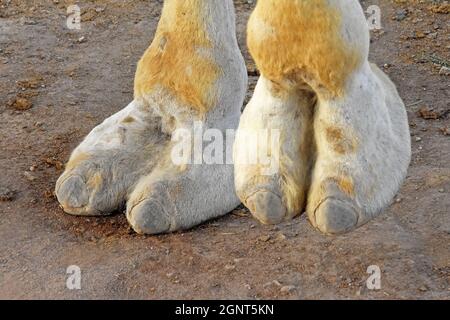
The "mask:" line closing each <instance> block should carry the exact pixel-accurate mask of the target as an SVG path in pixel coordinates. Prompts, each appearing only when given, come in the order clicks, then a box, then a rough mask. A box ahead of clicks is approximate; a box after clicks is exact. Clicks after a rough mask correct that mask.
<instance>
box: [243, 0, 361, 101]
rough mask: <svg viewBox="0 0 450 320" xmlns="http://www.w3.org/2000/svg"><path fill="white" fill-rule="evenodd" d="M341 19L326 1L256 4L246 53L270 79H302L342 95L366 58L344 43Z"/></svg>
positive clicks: (284, 0) (265, 1) (280, 0)
mask: <svg viewBox="0 0 450 320" xmlns="http://www.w3.org/2000/svg"><path fill="white" fill-rule="evenodd" d="M341 19H342V18H341V14H340V13H339V11H338V10H337V9H335V8H332V7H330V6H329V5H328V4H327V2H326V0H314V1H313V0H260V1H259V2H258V5H257V7H256V9H255V11H254V12H253V14H252V16H251V18H250V22H249V27H248V47H249V49H250V53H251V54H252V56H253V58H254V59H255V62H256V64H257V66H258V68H259V69H260V71H261V73H262V74H263V75H264V76H265V77H266V78H268V79H270V80H273V81H277V82H278V81H283V80H285V79H295V81H296V82H301V81H302V80H303V81H306V82H308V83H309V84H310V85H311V86H315V87H316V89H317V88H325V89H326V92H327V93H329V94H331V95H332V96H342V95H343V94H344V92H345V85H346V81H347V77H348V75H350V74H351V73H352V71H353V70H355V69H356V68H357V67H358V66H359V65H360V64H361V63H362V62H363V60H364V59H363V57H362V56H361V54H359V53H358V51H357V50H356V48H351V47H349V46H348V45H347V44H346V43H344V41H343V39H342V36H341V27H342V21H341ZM275 30H276V31H275Z"/></svg>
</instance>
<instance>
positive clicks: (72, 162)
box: [66, 152, 89, 170]
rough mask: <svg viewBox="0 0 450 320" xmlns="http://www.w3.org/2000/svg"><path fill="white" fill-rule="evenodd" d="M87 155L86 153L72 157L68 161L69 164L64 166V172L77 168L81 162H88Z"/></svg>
mask: <svg viewBox="0 0 450 320" xmlns="http://www.w3.org/2000/svg"><path fill="white" fill-rule="evenodd" d="M88 159H89V155H88V154H87V153H83V152H81V153H78V154H76V155H74V156H72V157H71V158H70V160H69V162H68V163H67V165H66V170H72V169H74V168H75V167H77V166H78V165H79V164H80V163H81V162H83V161H85V160H88Z"/></svg>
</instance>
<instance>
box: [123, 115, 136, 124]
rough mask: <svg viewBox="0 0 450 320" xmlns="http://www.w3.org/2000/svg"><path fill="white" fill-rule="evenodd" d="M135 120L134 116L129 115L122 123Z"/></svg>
mask: <svg viewBox="0 0 450 320" xmlns="http://www.w3.org/2000/svg"><path fill="white" fill-rule="evenodd" d="M134 121H136V119H135V118H133V117H131V116H128V117H126V118H125V119H123V120H122V123H132V122H134Z"/></svg>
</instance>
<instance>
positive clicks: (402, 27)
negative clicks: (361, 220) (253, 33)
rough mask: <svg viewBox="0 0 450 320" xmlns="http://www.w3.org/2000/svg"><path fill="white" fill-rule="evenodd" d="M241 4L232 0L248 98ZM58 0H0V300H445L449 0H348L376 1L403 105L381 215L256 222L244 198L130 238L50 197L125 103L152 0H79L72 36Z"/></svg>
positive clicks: (154, 16)
mask: <svg viewBox="0 0 450 320" xmlns="http://www.w3.org/2000/svg"><path fill="white" fill-rule="evenodd" d="M254 3H255V1H250V0H248V1H247V0H235V4H236V7H237V12H238V33H239V42H240V45H241V48H242V50H243V52H244V54H245V56H246V60H247V61H248V65H249V69H250V71H249V74H250V75H251V77H250V81H251V85H250V89H249V96H251V90H252V89H253V87H254V84H255V81H256V79H257V78H256V77H255V75H256V73H255V69H254V65H253V64H252V62H251V58H250V57H249V55H248V53H247V50H246V48H245V25H246V21H247V18H248V16H249V14H250V12H251V10H252V8H253V7H254ZM69 4H70V2H69V1H63V0H59V1H58V0H53V1H50V0H47V1H41V0H35V1H31V0H23V1H19V0H0V151H1V152H0V298H1V299H5V298H14V299H17V298H20V299H29V298H51V299H62V298H74V299H79V298H107V299H112V298H119V299H134V298H136V299H155V298H159V299H166V298H177V299H199V298H207V299H209V298H220V299H222V298H236V299H247V298H250V299H272V298H275V299H278V298H283V299H299V298H300V299H353V298H355V299H407V298H418V299H433V298H436V299H449V298H450V214H449V208H450V197H449V192H450V161H449V160H450V136H449V134H450V133H449V126H450V121H449V117H450V115H449V113H450V103H449V101H450V100H449V92H450V82H449V76H448V74H447V75H445V73H446V72H448V69H445V68H443V67H445V66H447V67H450V65H449V58H450V57H449V50H450V41H449V40H450V32H449V27H450V24H449V21H450V19H449V13H448V2H444V1H392V0H366V1H362V4H363V6H364V7H365V8H367V7H368V6H369V5H379V6H380V7H381V13H382V18H383V19H382V23H383V25H382V26H383V29H382V30H381V31H376V32H372V39H373V41H372V50H371V60H372V61H373V62H375V63H377V64H378V65H379V66H380V67H382V68H383V69H384V70H385V72H386V73H388V74H389V75H390V76H391V78H392V79H393V81H394V82H395V83H396V84H397V85H398V89H399V92H400V94H401V96H402V97H403V98H404V101H405V104H406V105H407V109H408V115H409V119H410V124H411V133H412V141H413V144H412V148H413V160H412V164H411V168H410V171H409V175H408V178H407V181H406V183H405V184H404V186H403V188H402V189H401V191H400V192H399V194H398V196H397V197H396V200H395V202H394V204H393V205H392V206H391V207H390V208H389V209H388V210H387V212H386V213H385V214H383V215H382V216H380V217H379V218H377V219H376V220H375V221H372V222H371V223H369V224H368V225H366V226H364V227H362V228H360V229H359V230H357V231H355V232H353V233H351V234H349V235H345V236H340V237H327V236H323V235H321V234H319V233H318V232H316V231H315V230H314V229H313V228H312V227H311V226H310V224H309V223H308V221H307V219H306V217H305V216H304V215H303V216H301V217H300V218H298V219H296V220H294V221H292V222H289V223H285V224H283V225H280V226H276V227H273V226H272V227H270V226H261V225H259V224H258V223H257V222H256V221H254V220H253V219H252V218H251V217H250V216H249V214H248V212H247V211H246V210H244V209H238V210H236V211H235V212H233V213H232V214H230V215H228V216H226V217H224V218H222V219H219V220H216V221H212V222H210V223H207V224H205V225H203V226H200V227H198V228H195V229H194V230H191V231H189V232H184V233H177V234H172V235H163V236H157V237H144V236H138V235H136V234H134V233H133V232H132V231H131V229H130V228H129V227H128V224H127V222H126V219H125V217H124V215H123V213H120V212H119V213H117V214H115V215H113V216H112V217H105V218H79V217H71V216H68V215H66V214H64V213H63V212H62V210H61V209H60V208H59V206H58V203H57V202H56V200H55V198H54V196H53V188H54V184H55V181H56V179H57V177H58V176H59V175H60V174H61V172H62V170H63V163H65V161H66V160H67V159H68V156H69V154H70V152H71V150H72V149H73V148H74V147H75V146H76V145H77V144H78V143H79V142H80V141H81V139H82V138H83V137H84V136H85V135H86V134H87V133H88V132H89V131H90V130H91V129H92V128H93V127H94V126H95V125H97V124H99V123H100V122H101V121H102V120H103V119H104V118H106V117H107V116H109V115H111V114H113V113H115V112H117V111H118V110H120V109H121V108H123V107H124V106H125V105H127V104H128V102H129V101H131V100H132V95H133V93H132V87H133V75H134V70H135V67H136V62H137V61H138V59H139V57H140V55H141V54H142V53H143V52H144V50H145V49H146V47H147V45H148V44H149V43H150V41H151V39H152V36H153V33H154V31H155V28H156V24H157V21H158V17H159V14H160V10H161V6H162V1H161V0H159V1H156V0H139V1H136V0H125V1H119V0H111V1H101V0H90V1H80V2H79V5H80V7H81V9H82V12H83V15H82V25H81V26H82V29H81V30H80V31H73V30H69V29H68V28H67V27H66V8H67V6H68V5H69ZM446 70H447V71H446ZM439 73H441V74H439ZM69 265H77V266H79V267H80V268H81V271H82V290H74V291H71V290H68V289H67V288H66V268H67V267H68V266H69ZM371 265H376V266H379V267H380V268H381V271H382V276H381V290H369V289H368V288H367V286H366V280H367V278H368V277H369V274H367V268H368V267H369V266H371Z"/></svg>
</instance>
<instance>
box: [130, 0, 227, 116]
mask: <svg viewBox="0 0 450 320" xmlns="http://www.w3.org/2000/svg"><path fill="white" fill-rule="evenodd" d="M202 2H203V1H202V0H185V1H165V5H164V8H163V12H162V16H161V20H160V22H159V25H158V29H157V31H156V35H155V38H154V40H153V42H152V44H151V45H150V47H149V48H148V49H147V51H146V52H145V54H144V56H143V57H142V58H141V60H140V62H139V64H138V67H137V71H136V77H135V87H134V88H135V97H142V96H143V95H145V94H148V93H151V92H152V91H153V90H154V89H156V88H157V87H158V86H161V87H162V88H164V89H167V90H169V92H171V93H172V94H173V95H174V96H175V97H176V98H177V99H178V100H179V103H182V104H184V105H187V106H189V107H190V108H192V109H193V110H195V111H198V112H200V113H201V114H203V113H205V112H206V111H208V110H209V109H210V108H211V107H212V106H213V105H214V102H215V98H216V93H215V92H214V91H213V85H214V83H215V81H216V80H217V78H218V76H219V73H220V69H219V67H218V66H217V64H216V63H215V61H214V60H213V59H212V58H210V57H207V56H206V55H205V54H203V53H200V51H201V50H205V49H206V50H208V49H210V48H211V47H212V43H211V41H210V39H209V37H208V35H207V32H206V30H205V28H206V26H205V21H204V18H203V17H204V16H206V13H204V12H203V10H205V9H204V7H203V6H202Z"/></svg>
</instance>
